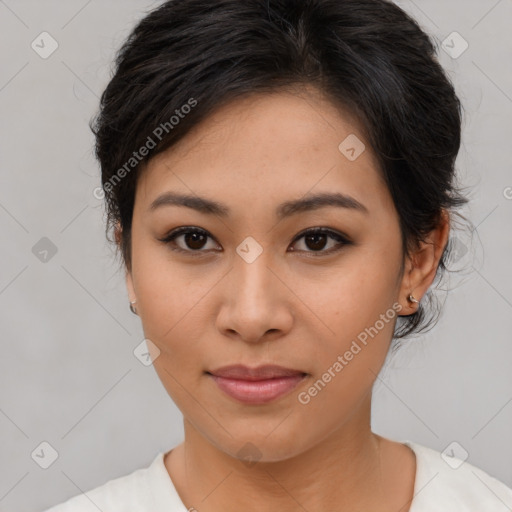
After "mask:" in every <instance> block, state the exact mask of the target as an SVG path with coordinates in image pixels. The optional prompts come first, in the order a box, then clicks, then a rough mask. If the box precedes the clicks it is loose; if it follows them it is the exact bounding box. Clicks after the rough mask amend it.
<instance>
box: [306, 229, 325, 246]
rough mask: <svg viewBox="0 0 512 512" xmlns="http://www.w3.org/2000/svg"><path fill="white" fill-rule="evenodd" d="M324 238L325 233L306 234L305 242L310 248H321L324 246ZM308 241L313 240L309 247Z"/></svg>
mask: <svg viewBox="0 0 512 512" xmlns="http://www.w3.org/2000/svg"><path fill="white" fill-rule="evenodd" d="M325 238H326V235H325V234H323V233H316V234H313V235H307V236H306V244H307V245H308V247H309V248H310V249H323V248H324V247H325ZM308 241H312V242H313V247H311V245H310V244H308V243H307V242H308Z"/></svg>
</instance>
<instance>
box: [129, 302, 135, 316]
mask: <svg viewBox="0 0 512 512" xmlns="http://www.w3.org/2000/svg"><path fill="white" fill-rule="evenodd" d="M136 302H137V300H134V301H132V302H130V311H131V312H132V313H133V314H134V315H136V314H137V310H136V309H135V308H134V307H133V305H134V304H135V303H136Z"/></svg>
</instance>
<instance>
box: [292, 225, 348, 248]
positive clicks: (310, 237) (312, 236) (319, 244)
mask: <svg viewBox="0 0 512 512" xmlns="http://www.w3.org/2000/svg"><path fill="white" fill-rule="evenodd" d="M302 238H304V244H305V245H306V247H308V248H309V249H312V250H311V251H308V250H305V251H304V252H313V253H315V252H320V253H322V254H326V253H329V254H330V253H332V252H335V251H338V250H340V249H341V247H342V246H344V245H349V244H350V241H349V240H348V239H347V238H345V237H344V236H342V235H341V234H339V233H336V232H335V231H331V230H330V229H325V228H316V229H308V230H307V231H305V232H304V233H301V234H300V235H299V236H298V237H297V238H295V240H294V241H297V240H300V239H302ZM329 238H330V239H331V240H334V241H335V242H337V243H335V244H334V245H331V247H329V248H328V249H327V250H323V249H325V247H326V246H327V245H328V243H327V241H328V239H329ZM294 250H295V249H294ZM300 250H302V249H300Z"/></svg>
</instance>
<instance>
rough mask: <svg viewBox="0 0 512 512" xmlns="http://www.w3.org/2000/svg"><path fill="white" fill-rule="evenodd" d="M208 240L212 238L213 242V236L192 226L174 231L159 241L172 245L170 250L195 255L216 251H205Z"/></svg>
mask: <svg viewBox="0 0 512 512" xmlns="http://www.w3.org/2000/svg"><path fill="white" fill-rule="evenodd" d="M208 238H211V239H212V240H213V238H212V237H211V235H210V234H209V233H208V232H207V231H205V230H204V229H201V228H197V227H192V226H182V227H180V228H177V229H174V230H172V231H171V232H170V233H168V234H167V235H166V236H165V237H164V238H161V239H159V240H160V242H163V243H165V244H168V245H170V248H171V250H173V251H178V252H184V253H189V254H193V253H204V252H209V251H210V250H215V249H207V250H203V249H204V247H205V244H206V241H207V239H208ZM178 241H180V242H181V243H178ZM217 251H218V250H217ZM195 255H199V254H194V256H195Z"/></svg>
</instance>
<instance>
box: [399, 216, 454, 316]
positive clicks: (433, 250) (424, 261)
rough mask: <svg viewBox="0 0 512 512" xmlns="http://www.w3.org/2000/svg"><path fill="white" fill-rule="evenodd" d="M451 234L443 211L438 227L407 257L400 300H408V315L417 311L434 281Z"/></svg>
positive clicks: (447, 217) (448, 218)
mask: <svg viewBox="0 0 512 512" xmlns="http://www.w3.org/2000/svg"><path fill="white" fill-rule="evenodd" d="M449 232H450V217H449V214H448V212H447V211H446V210H442V211H441V214H440V218H439V223H438V225H437V226H436V227H435V228H434V229H433V230H432V231H431V232H430V233H429V234H428V235H427V236H426V237H425V239H424V241H422V242H420V243H419V245H418V247H417V249H415V250H414V252H413V253H412V254H411V255H409V256H408V257H407V264H406V267H405V268H406V269H405V272H404V275H403V278H402V285H401V288H400V296H399V300H400V301H401V300H403V298H406V301H407V304H406V305H405V308H404V309H405V311H409V313H408V314H413V313H415V312H416V311H417V308H418V307H419V303H420V301H421V298H422V297H423V296H424V295H425V293H426V292H427V290H428V289H429V287H430V286H431V284H432V282H433V281H434V278H435V276H436V273H437V269H438V266H439V262H440V261H441V257H442V255H443V251H444V249H445V247H446V244H447V243H448V237H449Z"/></svg>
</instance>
